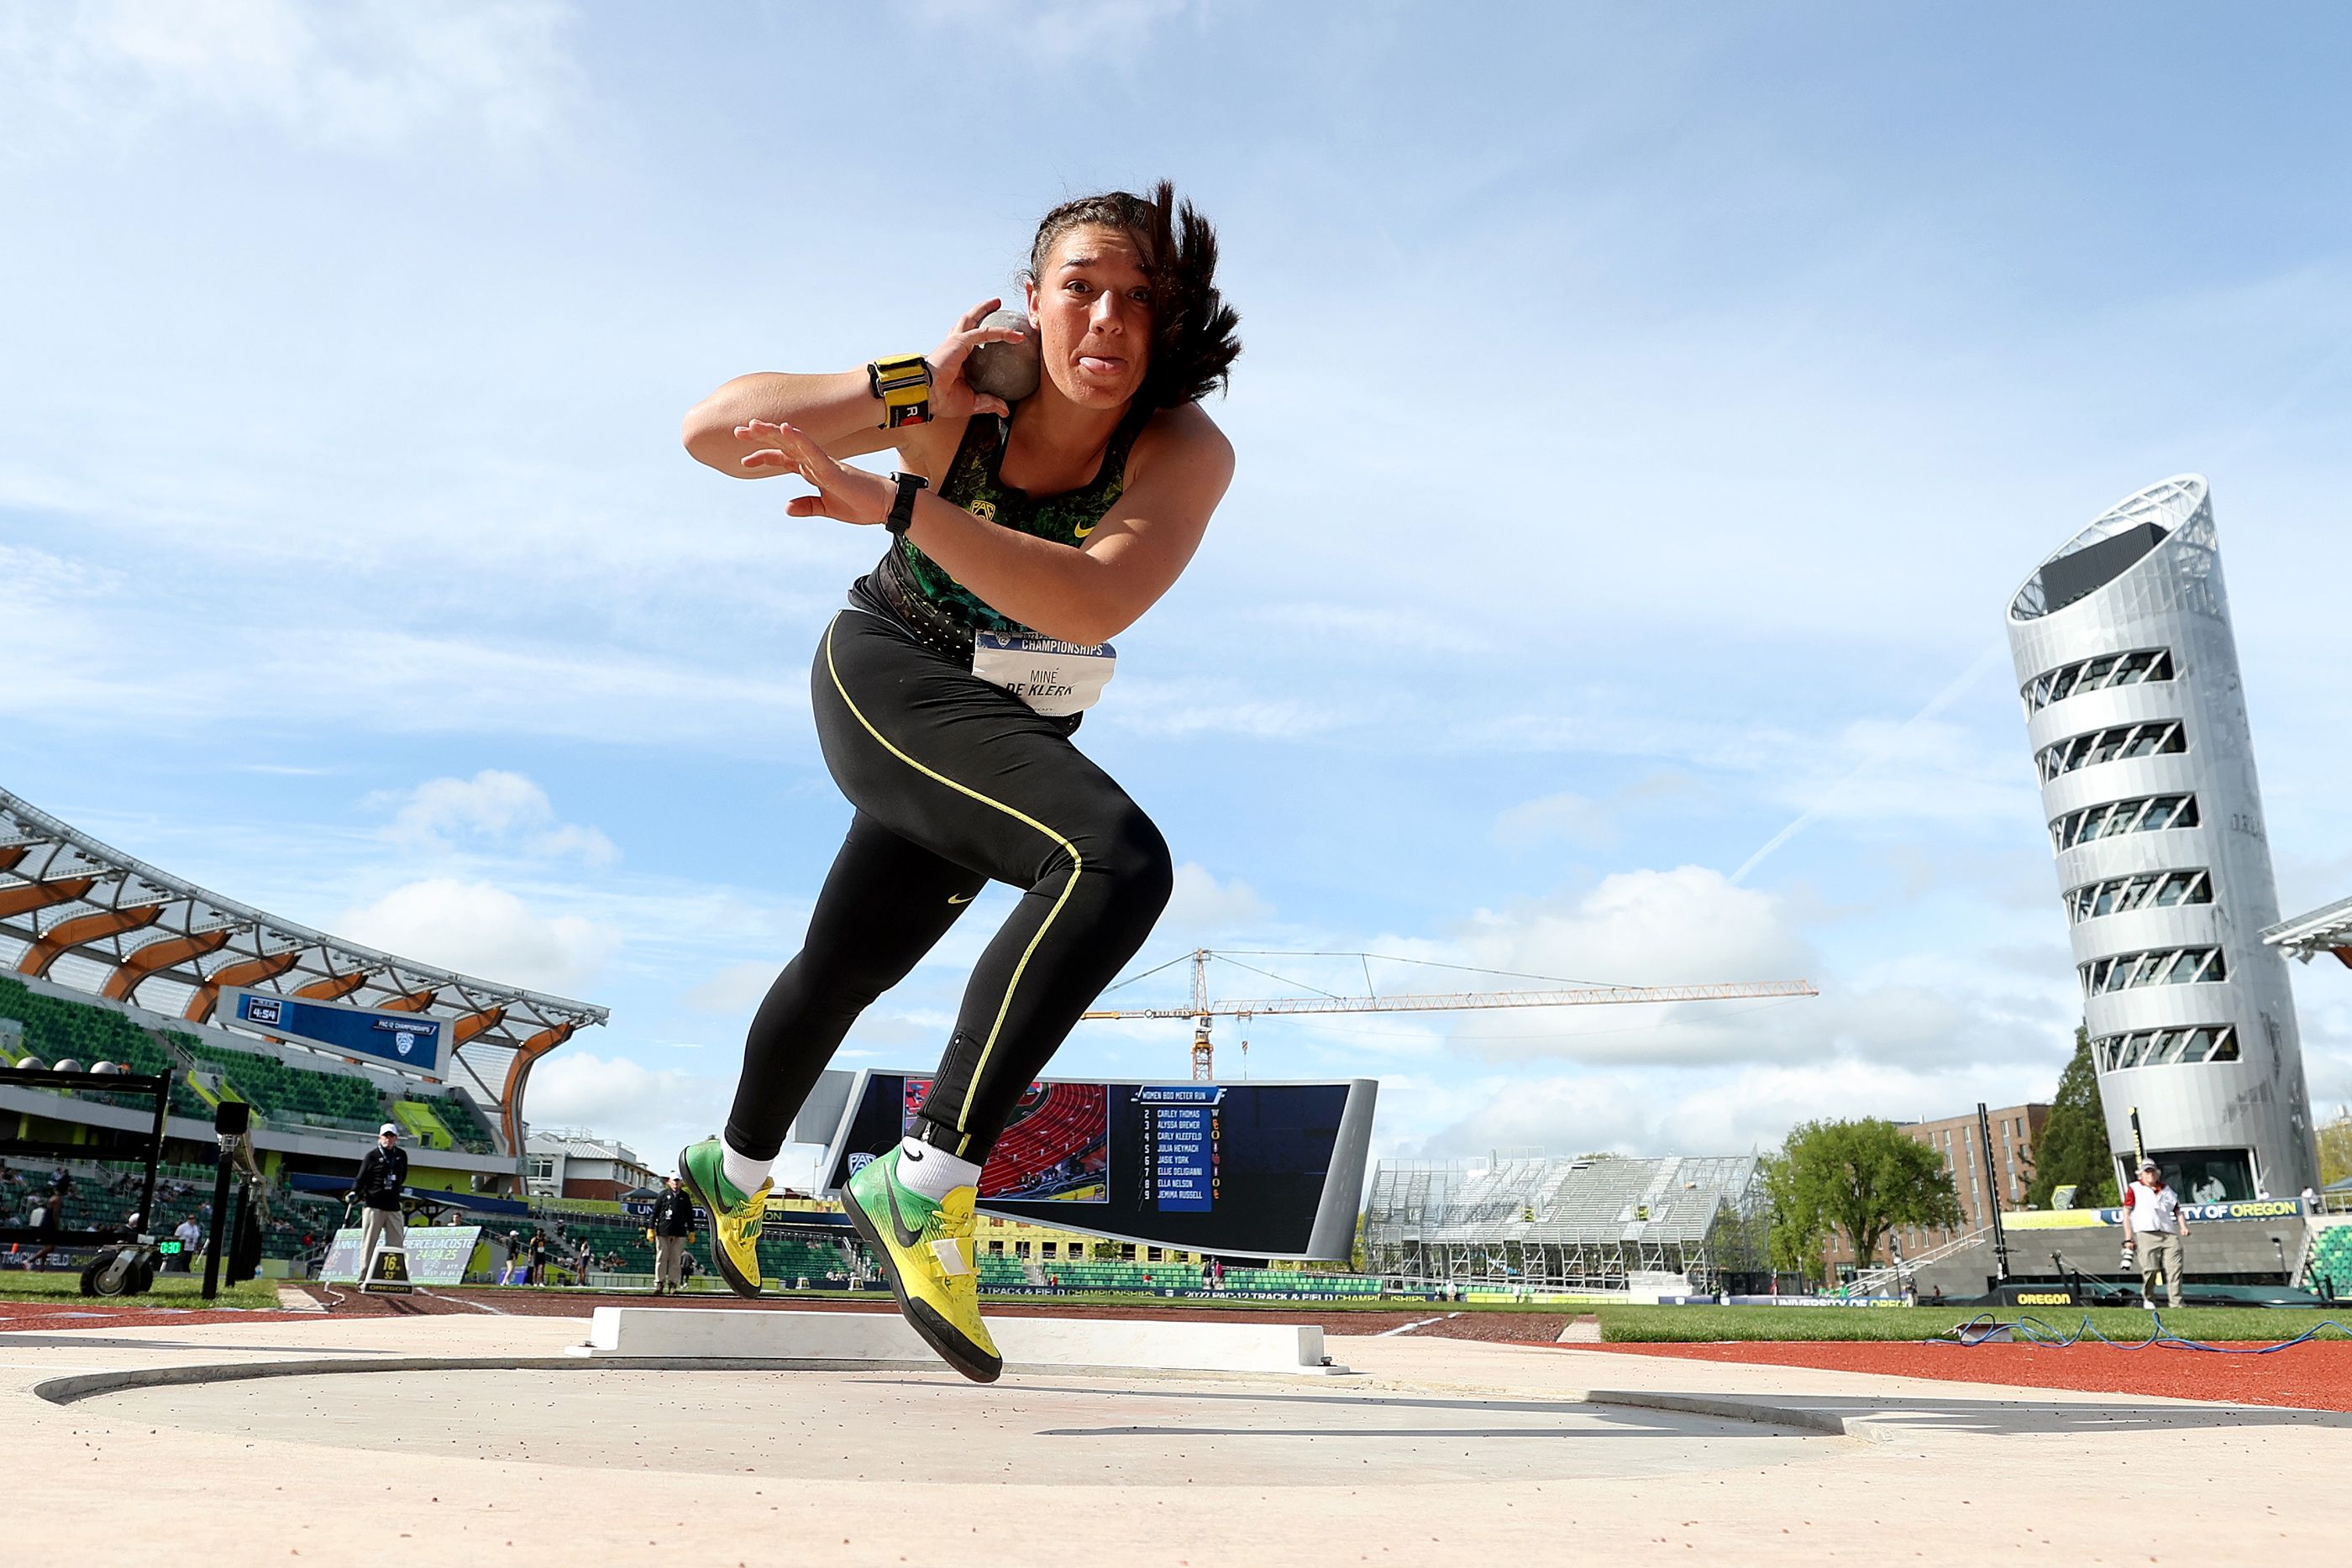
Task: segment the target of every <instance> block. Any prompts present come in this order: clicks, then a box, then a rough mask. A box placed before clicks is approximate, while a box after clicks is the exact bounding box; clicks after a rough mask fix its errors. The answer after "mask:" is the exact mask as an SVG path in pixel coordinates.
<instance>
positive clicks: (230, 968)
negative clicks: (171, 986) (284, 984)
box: [180, 947, 302, 1023]
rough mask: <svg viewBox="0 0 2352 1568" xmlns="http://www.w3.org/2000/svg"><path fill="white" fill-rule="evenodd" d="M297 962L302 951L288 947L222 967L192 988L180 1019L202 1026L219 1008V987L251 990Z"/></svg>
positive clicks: (299, 960)
mask: <svg viewBox="0 0 2352 1568" xmlns="http://www.w3.org/2000/svg"><path fill="white" fill-rule="evenodd" d="M301 960H302V949H301V948H299V947H289V948H288V949H286V951H284V952H283V953H269V954H265V955H264V956H261V957H258V958H239V959H238V960H237V961H236V963H234V964H223V965H222V966H221V967H219V968H217V969H215V970H214V971H213V972H212V974H211V975H209V976H208V977H206V978H205V983H204V984H203V985H201V986H198V987H197V988H196V991H195V995H194V996H192V997H190V998H188V1005H187V1006H186V1007H185V1008H184V1009H182V1010H181V1013H180V1016H181V1017H182V1018H184V1019H194V1021H195V1022H197V1023H203V1022H204V1021H205V1019H209V1018H211V1017H212V1016H213V1009H215V1008H216V1007H218V1006H220V994H221V989H222V988H223V987H226V986H251V985H257V984H259V983H260V982H261V981H263V980H274V979H276V978H277V977H278V976H280V975H282V974H284V973H285V972H286V971H287V970H289V969H290V968H292V967H294V966H295V965H296V964H299V963H300V962H301Z"/></svg>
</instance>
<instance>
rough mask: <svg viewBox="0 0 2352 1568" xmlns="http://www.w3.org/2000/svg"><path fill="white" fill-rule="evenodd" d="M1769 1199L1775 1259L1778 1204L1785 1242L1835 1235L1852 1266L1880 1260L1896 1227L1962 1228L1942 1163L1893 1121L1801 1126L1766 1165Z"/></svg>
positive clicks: (1957, 1202) (1780, 1234) (1814, 1240)
mask: <svg viewBox="0 0 2352 1568" xmlns="http://www.w3.org/2000/svg"><path fill="white" fill-rule="evenodd" d="M1764 1187H1765V1191H1766V1192H1767V1193H1769V1194H1770V1195H1771V1196H1772V1197H1773V1200H1774V1215H1773V1253H1774V1258H1775V1260H1776V1261H1777V1260H1779V1258H1780V1254H1781V1251H1782V1240H1783V1224H1782V1221H1781V1219H1780V1203H1781V1202H1782V1201H1784V1197H1785V1201H1786V1203H1787V1205H1788V1208H1789V1218H1788V1220H1787V1223H1786V1238H1787V1239H1788V1241H1789V1242H1790V1244H1791V1245H1792V1246H1793V1245H1796V1244H1797V1243H1799V1242H1800V1241H1801V1240H1803V1239H1810V1241H1811V1243H1812V1244H1813V1245H1816V1246H1817V1245H1818V1242H1819V1241H1820V1239H1822V1238H1823V1237H1825V1236H1827V1235H1828V1234H1829V1233H1830V1232H1831V1231H1832V1230H1841V1231H1843V1232H1844V1233H1845V1238H1846V1239H1847V1240H1848V1241H1849V1242H1851V1243H1853V1258H1854V1264H1855V1267H1857V1268H1862V1269H1867V1268H1870V1267H1871V1266H1872V1265H1874V1263H1876V1262H1877V1260H1878V1244H1879V1243H1880V1242H1881V1241H1883V1240H1885V1238H1886V1233H1887V1232H1888V1231H1890V1230H1893V1229H1895V1228H1896V1227H1898V1226H1904V1225H1918V1226H1926V1227H1935V1226H1952V1225H1958V1223H1959V1222H1960V1199H1959V1195H1958V1193H1957V1192H1955V1191H1954V1190H1953V1188H1952V1177H1951V1173H1950V1172H1948V1171H1947V1170H1945V1168H1944V1159H1943V1156H1942V1155H1939V1154H1937V1152H1936V1151H1935V1150H1933V1149H1931V1148H1929V1147H1928V1146H1927V1145H1926V1144H1924V1143H1921V1142H1920V1141H1919V1140H1918V1139H1916V1138H1915V1137H1913V1136H1911V1135H1910V1134H1908V1133H1906V1132H1905V1131H1903V1129H1902V1128H1900V1127H1898V1126H1896V1125H1895V1124H1894V1123H1892V1122H1885V1121H1881V1120H1879V1119H1878V1118H1877V1117H1875V1116H1868V1117H1864V1118H1863V1119H1862V1120H1860V1121H1857V1122H1801V1123H1799V1124H1797V1125H1796V1126H1794V1127H1792V1128H1790V1130H1789V1136H1788V1140H1787V1141H1786V1142H1785V1143H1784V1144H1782V1145H1781V1146H1780V1153H1778V1154H1776V1155H1770V1156H1769V1157H1768V1158H1767V1159H1766V1161H1765V1163H1764Z"/></svg>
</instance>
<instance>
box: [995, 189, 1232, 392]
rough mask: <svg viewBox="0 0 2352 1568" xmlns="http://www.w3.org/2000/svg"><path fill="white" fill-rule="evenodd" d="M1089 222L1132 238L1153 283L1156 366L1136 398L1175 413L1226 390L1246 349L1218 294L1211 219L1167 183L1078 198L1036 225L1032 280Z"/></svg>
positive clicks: (1229, 309) (1030, 270) (1146, 374)
mask: <svg viewBox="0 0 2352 1568" xmlns="http://www.w3.org/2000/svg"><path fill="white" fill-rule="evenodd" d="M1087 224H1098V225H1102V226H1104V227H1106V228H1115V229H1121V230H1124V231H1125V232H1126V233H1127V234H1128V235H1130V236H1131V237H1132V238H1133V239H1134V240H1135V243H1136V246H1137V247H1138V248H1139V249H1140V250H1141V251H1142V252H1143V270H1144V274H1145V276H1146V277H1150V279H1151V362H1150V365H1149V366H1148V367H1146V369H1145V371H1144V372H1143V389H1142V391H1141V392H1140V393H1139V394H1138V395H1139V396H1140V397H1141V398H1142V399H1143V401H1144V402H1145V403H1146V404H1148V405H1149V406H1150V407H1152V408H1176V407H1179V406H1181V404H1184V403H1188V402H1200V401H1201V400H1202V398H1204V397H1206V396H1208V395H1209V393H1211V392H1220V391H1223V388H1224V386H1225V383H1226V382H1227V380H1228V379H1229V377H1230V375H1231V373H1232V371H1233V364H1234V360H1235V359H1237V358H1238V357H1239V356H1240V354H1241V351H1242V341H1241V340H1240V339H1239V338H1237V337H1235V336H1234V329H1236V328H1238V327H1239V326H1240V325H1241V316H1240V315H1239V314H1238V313H1237V312H1236V311H1235V310H1234V308H1233V307H1232V306H1230V305H1228V304H1226V303H1225V298H1224V296H1223V294H1220V293H1219V292H1218V291H1217V285H1216V273H1217V231H1216V230H1215V229H1214V228H1213V227H1211V226H1210V225H1209V220H1208V219H1206V218H1204V217H1202V215H1201V214H1200V213H1199V212H1198V211H1197V210H1196V209H1195V208H1194V207H1193V205H1192V203H1190V202H1184V203H1181V204H1180V203H1179V202H1178V201H1177V200H1176V187H1175V186H1174V185H1172V184H1171V183H1169V182H1167V181H1165V180H1162V181H1160V183H1159V184H1157V185H1155V186H1153V187H1152V190H1151V194H1150V195H1149V196H1139V195H1137V194H1135V193H1133V192H1131V191H1106V192H1103V193H1101V194H1099V195H1094V196H1080V197H1078V198H1077V199H1076V200H1075V201H1069V202H1064V203H1063V204H1061V205H1060V206H1058V207H1055V209H1054V210H1053V211H1052V212H1050V213H1047V214H1045V220H1044V221H1043V222H1041V223H1040V224H1038V225H1037V237H1036V239H1035V241H1034V242H1033V243H1032V244H1031V246H1029V267H1028V272H1027V275H1026V276H1027V277H1028V280H1029V281H1030V282H1033V283H1034V282H1035V281H1036V280H1037V276H1038V273H1039V272H1040V271H1041V270H1042V269H1043V268H1044V267H1045V257H1046V256H1047V255H1048V254H1049V253H1050V252H1051V251H1052V250H1053V248H1054V242H1055V240H1058V239H1060V238H1061V237H1062V236H1063V235H1066V234H1067V233H1069V232H1070V231H1071V230H1072V229H1074V228H1078V227H1081V226H1083V225H1087Z"/></svg>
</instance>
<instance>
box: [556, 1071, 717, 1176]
mask: <svg viewBox="0 0 2352 1568" xmlns="http://www.w3.org/2000/svg"><path fill="white" fill-rule="evenodd" d="M733 1090H734V1082H733V1080H732V1079H731V1078H716V1077H710V1076H707V1075H705V1074H701V1073H694V1072H686V1071H679V1070H677V1069H676V1068H652V1067H647V1066H646V1065H644V1064H643V1063H642V1062H638V1061H631V1060H630V1059H628V1058H627V1057H623V1056H601V1055H598V1054H597V1053H595V1052H594V1051H583V1050H580V1049H578V1048H577V1047H574V1046H565V1047H563V1048H562V1049H561V1050H558V1051H555V1052H553V1053H552V1054H551V1055H550V1056H549V1057H548V1058H547V1060H546V1061H542V1062H541V1063H540V1064H539V1065H538V1066H537V1067H534V1068H533V1069H531V1074H530V1088H529V1090H528V1091H527V1092H526V1095H525V1098H524V1101H523V1113H524V1115H525V1116H526V1117H527V1118H528V1119H529V1121H530V1124H531V1125H532V1126H534V1127H586V1128H589V1129H591V1130H592V1131H593V1132H596V1133H599V1134H603V1135H604V1136H607V1137H614V1138H618V1139H620V1140H621V1141H622V1142H623V1143H625V1144H626V1145H629V1147H631V1148H632V1149H635V1151H636V1153H637V1157H638V1158H640V1159H642V1160H644V1161H645V1162H646V1164H647V1165H649V1166H652V1167H653V1168H654V1169H655V1170H656V1171H660V1172H663V1173H665V1174H667V1172H668V1171H669V1170H670V1169H671V1168H672V1166H673V1165H674V1162H675V1160H676V1157H677V1151H678V1150H680V1149H682V1148H684V1147H685V1146H686V1145H688V1144H690V1143H694V1142H697V1141H698V1140H699V1139H702V1138H707V1137H709V1135H710V1134H712V1133H713V1132H714V1131H716V1130H717V1128H718V1127H719V1124H721V1123H723V1122H724V1121H725V1120H726V1119H727V1103H728V1099H729V1097H730V1094H731V1093H732V1092H733Z"/></svg>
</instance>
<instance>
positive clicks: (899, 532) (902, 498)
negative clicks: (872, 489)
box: [882, 474, 931, 539]
mask: <svg viewBox="0 0 2352 1568" xmlns="http://www.w3.org/2000/svg"><path fill="white" fill-rule="evenodd" d="M890 482H891V483H892V484H894V485H896V486H898V499H897V500H895V501H893V502H891V503H890V515H889V517H886V518H885V519H883V523H882V526H883V527H884V528H888V529H889V530H890V532H891V533H892V535H893V536H895V537H897V538H902V539H903V538H906V537H907V530H908V528H911V527H913V526H914V521H915V492H916V491H918V490H928V489H929V488H930V487H931V482H930V481H929V479H926V478H924V477H923V476H921V475H920V474H893V475H891V476H890Z"/></svg>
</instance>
